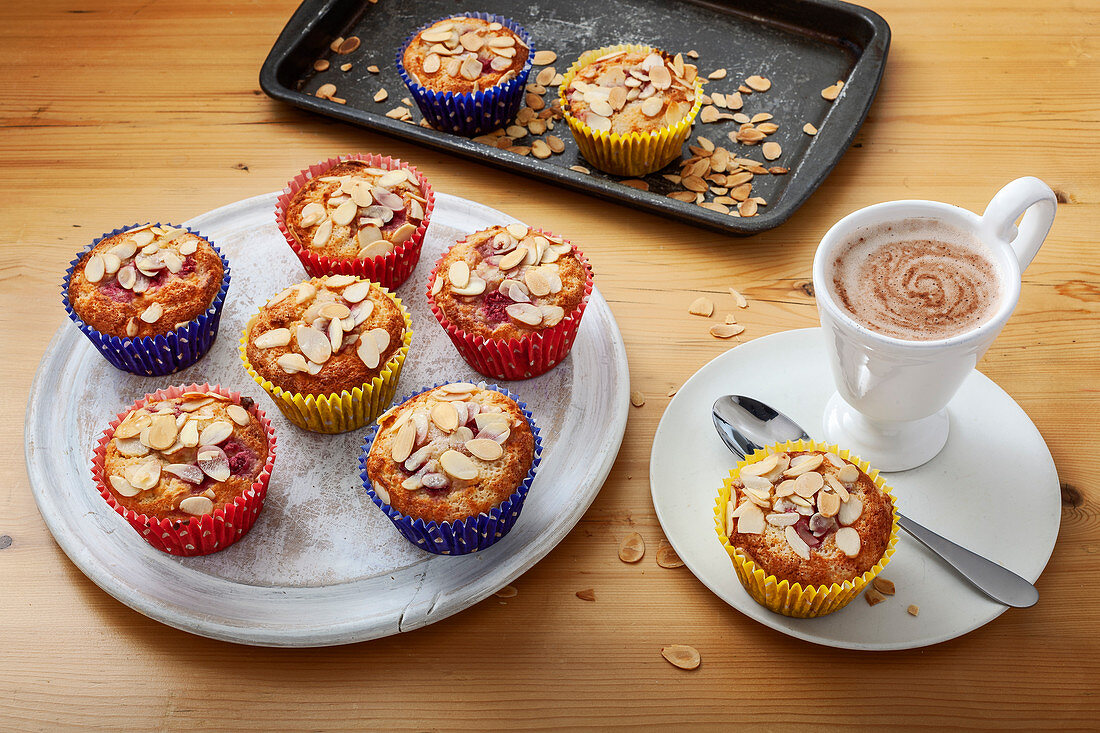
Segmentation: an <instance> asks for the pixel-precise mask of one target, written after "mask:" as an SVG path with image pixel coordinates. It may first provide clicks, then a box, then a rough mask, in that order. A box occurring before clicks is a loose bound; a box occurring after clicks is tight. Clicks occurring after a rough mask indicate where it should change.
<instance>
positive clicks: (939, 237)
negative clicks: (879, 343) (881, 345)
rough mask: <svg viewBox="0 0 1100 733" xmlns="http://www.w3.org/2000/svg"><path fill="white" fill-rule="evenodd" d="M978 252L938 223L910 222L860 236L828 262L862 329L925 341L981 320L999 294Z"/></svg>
mask: <svg viewBox="0 0 1100 733" xmlns="http://www.w3.org/2000/svg"><path fill="white" fill-rule="evenodd" d="M983 250H984V246H983V245H982V244H981V243H980V242H978V241H977V240H975V239H974V238H973V237H971V236H970V235H968V234H967V233H965V232H963V231H961V230H958V229H955V228H954V227H950V226H948V225H946V224H943V223H941V222H936V221H932V220H924V219H911V220H905V221H901V222H896V223H893V224H889V225H886V224H884V225H880V226H876V227H868V228H866V229H862V230H859V231H857V232H856V233H855V235H854V237H853V239H852V240H850V242H849V243H848V245H847V246H845V247H843V248H841V250H840V252H839V254H838V255H837V257H836V259H835V260H834V263H833V288H834V290H835V292H836V295H837V298H838V299H839V300H840V302H841V304H842V305H843V307H844V308H845V309H846V310H847V311H848V312H849V313H850V314H851V315H852V316H853V317H854V318H855V319H856V320H857V321H859V322H860V323H861V324H863V325H864V326H866V327H867V328H869V329H871V330H872V331H877V332H879V333H882V334H884V335H886V336H893V337H895V338H899V339H905V340H909V341H930V340H934V339H942V338H948V337H950V336H954V335H956V334H960V333H965V332H967V331H970V330H972V329H974V328H976V327H977V326H979V325H981V324H982V323H984V322H985V321H987V320H988V319H989V318H990V317H991V316H992V315H993V312H994V311H995V310H996V304H997V300H998V298H999V295H1000V285H999V283H998V279H997V268H996V266H995V265H994V264H993V262H992V261H991V259H990V258H989V257H988V256H987V255H986V254H985V252H984V251H983Z"/></svg>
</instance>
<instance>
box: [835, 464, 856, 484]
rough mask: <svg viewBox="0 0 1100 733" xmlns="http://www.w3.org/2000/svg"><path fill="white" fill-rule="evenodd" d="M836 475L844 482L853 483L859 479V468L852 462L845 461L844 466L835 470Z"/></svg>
mask: <svg viewBox="0 0 1100 733" xmlns="http://www.w3.org/2000/svg"><path fill="white" fill-rule="evenodd" d="M836 477H837V478H838V479H840V480H841V481H843V482H844V483H846V484H854V483H855V482H856V481H858V480H859V468H857V467H856V466H855V465H854V464H851V463H846V464H844V468H842V469H840V470H839V471H838V472H837V474H836Z"/></svg>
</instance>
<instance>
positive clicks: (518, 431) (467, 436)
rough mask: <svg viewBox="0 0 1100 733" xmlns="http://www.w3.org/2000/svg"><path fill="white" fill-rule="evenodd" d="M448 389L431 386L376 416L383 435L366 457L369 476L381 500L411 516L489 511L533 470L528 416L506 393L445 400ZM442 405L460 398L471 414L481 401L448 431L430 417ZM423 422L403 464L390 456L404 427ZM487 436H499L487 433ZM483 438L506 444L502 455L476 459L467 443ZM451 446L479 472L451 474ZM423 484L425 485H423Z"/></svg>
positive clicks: (476, 392)
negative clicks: (448, 460)
mask: <svg viewBox="0 0 1100 733" xmlns="http://www.w3.org/2000/svg"><path fill="white" fill-rule="evenodd" d="M467 386H468V387H474V385H467ZM445 394H446V392H445V391H444V390H443V389H433V390H428V391H427V392H424V393H422V394H419V395H417V396H416V397H413V398H411V399H409V400H407V401H406V402H403V403H402V404H400V405H398V406H396V407H394V408H392V409H391V410H390V411H389V412H387V413H385V414H383V415H382V416H381V417H379V418H378V424H379V426H380V427H379V429H378V434H377V436H376V437H375V439H374V443H373V444H372V445H371V450H370V455H369V456H368V458H367V475H368V476H369V478H370V480H371V483H372V484H373V485H374V489H375V492H376V493H377V494H378V495H379V497H381V498H382V499H383V501H386V502H387V503H388V504H390V506H392V507H393V508H394V509H396V510H397V511H399V512H401V513H402V514H405V515H407V516H409V517H412V518H414V519H416V518H419V519H424V520H425V521H433V522H440V523H442V522H454V521H457V520H460V519H465V518H466V517H472V516H475V515H477V514H481V513H485V512H488V511H489V510H491V509H492V508H493V507H495V506H498V505H499V504H500V503H501V502H503V501H504V500H505V499H507V498H508V497H509V496H511V495H512V494H513V493H514V492H515V490H516V489H517V488H519V485H520V484H521V483H522V482H523V480H524V478H525V477H526V476H527V473H528V471H530V469H531V463H532V461H533V459H534V449H535V439H534V436H533V434H532V433H531V428H530V425H529V423H528V422H527V418H526V417H525V416H524V414H523V411H522V410H520V408H519V405H517V404H516V403H515V402H514V401H512V400H511V399H510V398H508V397H507V396H506V395H503V394H501V393H499V392H496V391H493V390H488V389H480V388H475V389H473V390H472V391H470V392H468V393H465V394H460V395H457V399H440V397H441V396H443V395H445ZM440 402H443V403H450V404H456V403H463V404H465V405H466V407H465V408H462V409H464V410H466V411H467V412H470V411H471V410H470V408H469V405H470V404H471V403H476V405H477V408H475V409H477V410H478V413H477V414H475V415H473V416H471V417H469V418H468V419H466V420H465V421H462V423H461V424H460V425H458V427H457V428H455V429H452V430H450V431H444V430H443V429H441V427H440V425H439V424H438V423H437V422H436V421H435V420H434V419H433V418H432V417H431V415H432V409H433V407H435V406H436V405H438V404H439V403H440ZM444 409H446V406H444ZM496 410H499V411H500V412H499V413H497V415H496V416H493V415H490V412H492V411H496ZM418 415H423V416H425V417H418ZM478 415H481V417H478ZM418 420H419V421H420V422H421V423H422V426H421V427H420V432H419V433H418V434H417V436H416V438H415V442H414V443H413V444H412V448H411V452H410V456H409V458H408V459H406V461H402V462H401V463H398V462H396V461H395V460H394V455H393V454H394V448H395V443H397V442H399V440H400V438H399V435H400V433H401V431H402V429H403V428H404V429H406V430H413V431H415V430H416V425H417V421H418ZM500 421H504V422H500ZM479 423H480V425H479ZM502 424H506V425H507V434H506V437H504V438H503V441H501V439H500V437H499V436H500V433H501V432H502V431H501V430H500V428H499V425H502ZM406 426H410V427H406ZM448 427H449V425H448ZM490 435H496V436H498V437H497V438H489V437H488V436H490ZM479 437H480V439H481V440H486V439H489V440H495V441H496V442H497V443H498V444H500V445H501V447H502V448H503V454H502V455H501V456H500V457H499V458H496V459H493V460H484V459H482V458H479V457H477V456H475V455H474V453H473V452H472V451H471V448H470V447H466V446H467V445H468V444H469V443H470V441H471V440H476V439H479ZM471 447H473V446H471ZM446 451H456V452H458V453H460V454H462V455H463V456H465V458H466V459H468V460H469V462H470V464H471V465H472V466H474V468H475V469H476V471H477V475H476V477H475V478H472V479H463V478H460V477H456V476H453V475H451V474H449V473H448V468H447V465H448V464H447V463H446V459H444V458H442V455H443V453H444V452H446ZM418 454H419V455H418ZM409 461H411V463H410V462H409ZM421 461H422V462H421ZM431 476H435V477H438V482H439V484H440V485H441V486H440V487H439V488H433V486H435V485H436V484H435V483H434V482H432V479H431V478H428V477H431ZM414 477H418V478H414ZM425 481H426V482H428V484H429V485H428V486H425V485H423V482H425ZM410 482H411V483H410Z"/></svg>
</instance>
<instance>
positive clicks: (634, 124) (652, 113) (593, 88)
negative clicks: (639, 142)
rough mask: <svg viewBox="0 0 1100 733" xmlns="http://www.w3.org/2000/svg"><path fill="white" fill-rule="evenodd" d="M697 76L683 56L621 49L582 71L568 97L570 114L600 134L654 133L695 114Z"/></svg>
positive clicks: (584, 67)
mask: <svg viewBox="0 0 1100 733" xmlns="http://www.w3.org/2000/svg"><path fill="white" fill-rule="evenodd" d="M656 67H662V68H663V69H664V71H657V72H654V68H656ZM695 77H696V70H695V67H694V66H692V65H691V64H685V63H683V58H682V57H681V56H679V55H677V56H676V57H675V58H670V57H668V55H667V54H665V53H664V52H662V51H658V50H656V49H652V50H650V51H617V52H612V53H609V54H606V55H604V56H601V57H600V58H599V59H596V60H595V61H593V62H592V63H590V64H587V65H585V66H583V67H582V68H580V69H578V70H577V73H576V74H575V75H574V77H573V79H572V80H571V81H570V83H569V88H568V90H567V91H566V95H565V98H566V102H567V104H568V111H569V113H570V114H571V115H572V116H573V117H574V118H576V119H578V120H580V121H581V122H584V123H585V124H587V125H588V126H589V127H591V128H592V129H593V130H596V131H597V132H599V131H606V132H612V133H616V134H619V135H626V134H629V133H632V132H639V133H646V132H654V131H657V130H660V129H662V128H664V127H668V126H670V125H674V124H676V123H677V122H679V121H680V120H682V119H683V118H684V117H685V116H687V114H688V113H689V112H691V109H692V107H693V106H694V105H695V93H696V90H695Z"/></svg>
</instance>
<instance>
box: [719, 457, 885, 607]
mask: <svg viewBox="0 0 1100 733" xmlns="http://www.w3.org/2000/svg"><path fill="white" fill-rule="evenodd" d="M732 489H733V490H732V493H731V496H730V502H729V505H728V506H727V508H726V532H727V536H728V537H729V540H730V544H731V545H733V546H734V547H736V548H738V549H740V550H743V551H744V552H746V553H747V554H748V555H749V556H750V557H752V559H753V560H754V561H755V562H756V564H757V565H759V566H760V567H761V568H763V570H764V571H765V572H766V573H768V574H770V575H774V576H775V577H776V578H778V579H779V580H787V581H788V582H790V583H801V584H802V585H803V587H805V586H812V585H830V584H832V583H843V582H844V581H845V580H852V579H853V578H855V577H857V576H859V575H862V574H863V573H865V572H867V571H868V570H870V569H871V568H872V567H874V565H875V563H877V562H878V561H879V560H880V559H881V558H882V555H883V553H884V552H885V551H886V547H887V544H888V543H889V541H890V533H891V528H892V525H893V503H892V502H891V500H890V497H889V496H888V495H887V494H886V493H885V492H883V491H882V490H881V489H880V488H879V487H877V486H875V482H874V481H872V480H871V477H870V476H868V475H867V474H866V473H864V472H863V471H861V470H860V469H859V467H857V466H856V465H855V464H854V463H851V462H849V461H846V460H844V459H842V458H840V457H839V456H837V455H836V454H834V453H827V452H824V451H790V452H787V453H775V454H771V455H768V456H765V457H764V458H762V459H761V460H759V461H756V462H754V463H750V464H748V465H746V466H745V467H744V468H742V469H741V471H740V475H739V477H738V478H737V479H736V480H735V481H733V485H732Z"/></svg>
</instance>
